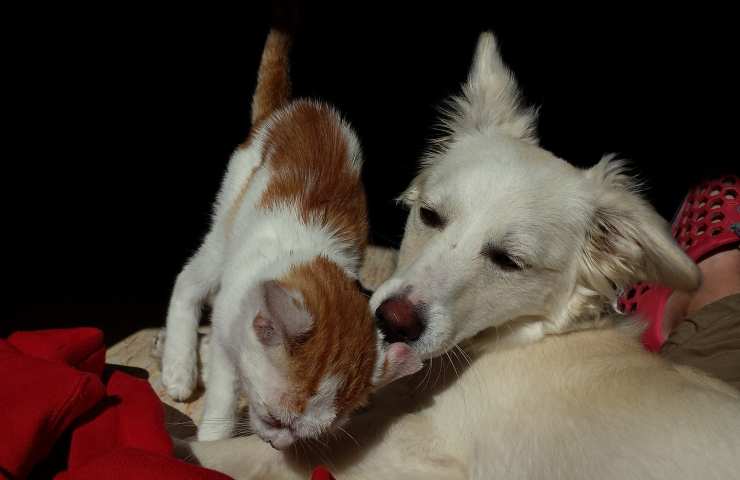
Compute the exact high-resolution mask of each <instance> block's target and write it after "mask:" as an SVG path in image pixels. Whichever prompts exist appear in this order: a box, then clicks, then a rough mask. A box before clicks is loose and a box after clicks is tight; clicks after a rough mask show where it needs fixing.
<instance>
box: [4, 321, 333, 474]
mask: <svg viewBox="0 0 740 480" xmlns="http://www.w3.org/2000/svg"><path fill="white" fill-rule="evenodd" d="M104 367H105V344H104V343H103V334H102V332H101V331H100V330H98V329H95V328H73V329H55V330H42V331H35V332H18V333H14V334H13V335H11V336H10V337H8V339H7V340H2V339H0V477H3V478H4V477H8V478H25V477H26V476H28V475H29V473H31V472H32V469H33V467H34V466H35V465H36V464H38V463H39V462H40V461H42V460H44V459H45V458H46V457H47V455H49V452H50V451H51V449H52V447H53V446H54V444H55V442H57V440H58V439H59V438H60V436H61V435H62V433H64V432H65V431H70V435H69V438H70V442H69V451H66V450H55V451H61V452H62V453H64V454H65V455H66V456H65V457H63V458H66V470H65V471H62V472H55V473H56V476H55V477H54V478H55V479H56V480H87V479H95V480H97V479H103V478H105V479H121V480H126V479H133V480H148V479H156V480H168V479H178V480H189V479H193V480H194V479H203V480H228V479H229V478H230V477H228V476H226V475H224V474H222V473H219V472H216V471H213V470H209V469H206V468H202V467H199V466H197V465H192V464H189V463H186V462H183V461H181V460H178V459H176V458H174V456H173V454H172V441H171V439H170V437H169V435H168V433H167V431H166V429H165V424H164V410H163V407H162V404H161V402H160V400H159V398H158V397H157V395H156V394H155V393H154V390H152V388H151V386H150V385H149V382H147V381H145V380H141V379H138V378H135V377H132V376H130V375H127V374H125V373H123V372H121V371H117V370H114V371H112V372H110V374H108V373H107V372H106V376H105V381H104V382H103V381H102V380H101V379H102V378H104V377H103V369H104ZM65 438H66V436H65ZM333 478H334V477H332V476H331V474H330V473H329V471H328V470H326V469H325V468H323V467H321V466H319V467H317V468H316V469H315V470H314V471H313V472H312V475H311V479H312V480H333Z"/></svg>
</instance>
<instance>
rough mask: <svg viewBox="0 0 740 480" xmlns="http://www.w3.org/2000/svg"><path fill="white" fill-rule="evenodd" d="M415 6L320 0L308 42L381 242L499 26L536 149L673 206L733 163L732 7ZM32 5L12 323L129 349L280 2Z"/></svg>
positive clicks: (10, 185) (310, 17)
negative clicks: (485, 39)
mask: <svg viewBox="0 0 740 480" xmlns="http://www.w3.org/2000/svg"><path fill="white" fill-rule="evenodd" d="M401 5H402V4H401V2H396V3H383V2H361V3H354V2H343V3H336V4H333V3H326V2H314V3H311V2H309V3H308V5H307V6H306V11H305V13H304V21H303V28H302V32H301V34H300V35H299V36H298V38H297V40H296V46H295V48H294V52H293V56H292V77H293V82H294V92H295V94H296V95H297V96H310V97H319V98H322V99H324V100H327V101H329V102H331V103H333V104H335V105H336V106H337V107H338V108H339V109H340V110H341V111H342V112H344V114H345V115H346V117H347V118H348V119H349V120H350V122H351V123H352V124H353V125H354V127H355V129H356V130H357V131H358V132H359V135H360V138H361V141H362V144H363V149H364V153H365V161H366V165H365V169H364V172H363V174H364V179H365V184H366V187H367V190H368V195H369V200H370V202H369V204H370V205H369V206H370V217H371V227H372V240H373V241H374V242H376V243H380V244H385V245H397V244H398V241H399V240H400V238H401V235H402V227H403V221H404V212H403V211H402V210H401V209H399V208H398V207H397V206H396V205H395V204H394V201H393V199H394V198H395V197H396V196H397V195H398V194H399V193H400V192H401V191H402V190H403V188H404V187H405V186H406V185H407V184H408V182H409V181H410V179H411V178H412V176H413V174H414V172H415V170H416V161H417V159H418V158H419V156H420V155H421V153H422V152H423V150H424V148H425V145H426V141H427V139H428V138H429V137H430V136H432V135H433V134H434V129H433V125H434V121H435V118H436V109H437V107H438V106H439V105H440V103H441V102H442V101H443V100H444V99H445V98H446V97H447V96H448V95H450V94H453V93H456V92H457V91H458V89H459V85H460V83H461V82H462V81H463V80H464V79H465V77H466V75H467V70H468V67H469V65H470V60H471V56H472V53H473V49H474V46H475V42H476V39H477V36H478V34H479V33H480V32H481V31H483V30H486V29H492V30H493V31H494V32H495V33H496V34H497V36H498V39H499V42H500V47H501V50H502V54H503V57H504V59H505V61H506V62H507V63H508V64H509V65H510V66H511V68H512V69H513V71H514V72H515V73H516V75H517V77H518V79H519V81H520V84H521V87H522V89H523V92H524V96H525V99H526V101H527V102H528V103H530V104H534V105H539V106H541V110H540V124H539V133H540V138H541V144H542V145H543V146H544V147H545V148H547V149H549V150H551V151H553V152H554V153H555V154H556V155H558V156H560V157H563V158H565V159H568V160H569V161H571V162H572V163H574V164H576V165H579V166H589V165H592V164H593V163H595V162H596V161H598V160H599V158H600V157H601V156H602V154H604V153H607V152H617V153H619V154H621V155H623V156H624V157H626V158H629V159H631V160H633V161H634V163H635V166H636V171H638V172H639V173H640V175H641V176H642V177H643V178H644V179H645V180H646V181H647V183H648V185H649V186H650V189H649V190H648V192H647V196H648V198H649V199H650V201H651V202H653V204H654V205H655V206H656V208H658V210H659V212H660V213H661V214H663V215H664V216H666V217H667V218H669V219H670V217H671V215H672V214H673V212H674V210H675V209H676V208H677V206H678V204H679V202H680V200H681V198H682V197H683V195H684V193H685V190H686V188H687V187H688V186H689V185H691V184H692V183H693V182H695V181H697V180H698V179H699V177H701V176H702V175H709V174H712V173H716V172H719V171H721V170H727V169H729V168H731V166H733V165H737V163H736V162H735V159H734V158H732V155H733V149H732V148H730V147H726V146H725V145H726V142H727V140H731V139H732V133H731V132H729V130H732V129H733V128H734V127H733V121H734V113H733V114H732V116H731V118H732V119H733V120H731V121H727V120H724V119H722V120H720V118H723V117H720V116H719V115H718V114H717V112H719V111H726V112H727V111H732V107H731V106H730V105H731V104H730V100H731V98H732V99H733V100H734V93H732V92H733V91H734V90H732V89H730V88H728V87H727V86H726V85H727V84H731V83H733V82H734V80H735V74H734V73H730V72H732V70H733V69H732V68H731V67H732V63H733V62H734V57H733V55H731V53H732V52H728V50H730V46H731V45H733V43H731V42H730V40H733V39H734V35H733V34H732V33H731V32H732V31H733V30H732V27H733V26H731V25H726V24H725V23H726V22H725V21H724V19H728V18H732V17H731V16H730V14H729V12H721V11H713V12H709V13H708V14H705V13H704V12H702V13H700V12H696V11H690V10H684V11H676V10H671V11H666V10H664V11H659V12H647V11H646V10H645V9H644V8H642V7H628V6H625V5H624V4H609V3H600V4H599V8H598V9H592V10H588V9H583V8H578V9H574V10H573V11H564V10H562V9H559V10H557V11H543V10H540V9H539V7H535V6H533V5H529V4H522V5H521V8H519V9H517V10H511V9H502V8H500V6H499V5H488V6H487V7H485V8H483V7H481V6H480V5H478V4H475V3H466V2H454V3H447V4H444V5H439V6H435V5H433V4H432V3H431V2H427V3H426V4H424V6H423V7H422V6H408V7H403V8H402V7H401ZM32 8H35V10H31V11H24V12H14V14H13V15H9V16H7V17H6V20H4V21H5V22H6V23H8V24H9V25H7V26H8V27H9V28H10V29H9V30H7V31H8V32H9V33H8V34H7V37H8V38H7V39H6V40H7V42H6V44H7V45H8V46H9V50H10V52H9V62H8V63H7V65H8V69H7V71H6V79H9V80H10V83H11V84H12V87H9V88H8V89H7V93H8V97H9V98H7V103H8V105H12V107H15V108H14V109H13V110H12V111H13V116H12V119H13V121H12V122H11V123H12V124H13V128H12V129H11V130H9V131H8V132H9V133H10V137H11V138H9V141H8V143H9V144H11V143H12V144H14V146H17V147H18V148H17V150H15V153H13V154H10V155H8V156H7V157H6V159H5V164H6V172H7V176H6V177H5V182H4V183H5V185H6V188H5V189H4V191H5V193H6V194H8V193H9V198H8V200H7V201H6V202H5V203H6V206H8V207H9V214H8V215H7V216H6V228H5V231H6V239H8V237H10V238H9V239H10V241H11V246H10V247H9V248H8V249H7V259H8V261H7V262H6V265H9V266H10V268H9V269H7V270H6V273H7V277H6V278H7V279H8V280H10V282H9V283H10V284H11V286H10V288H6V293H7V294H8V295H9V298H10V300H11V305H12V308H11V309H10V313H9V314H6V315H4V317H5V318H7V319H8V320H9V321H3V329H8V328H9V329H18V328H20V329H28V328H39V327H48V326H68V325H77V324H90V323H92V324H97V325H104V326H105V328H106V330H107V333H108V338H109V341H113V340H114V339H116V338H118V337H120V335H122V334H123V333H122V332H124V333H125V331H128V330H133V329H135V328H138V327H139V326H141V325H144V324H152V325H153V324H159V323H162V322H163V321H164V311H165V306H166V303H167V300H168V295H169V293H170V289H171V286H172V282H173V280H174V278H175V275H176V274H177V272H178V270H179V268H180V267H181V265H182V263H183V262H184V261H185V259H186V258H187V257H188V256H189V255H190V254H191V253H192V252H193V251H194V250H195V248H196V247H197V246H198V244H199V241H200V239H201V238H202V236H203V234H204V233H205V232H206V230H207V228H208V220H209V213H210V208H211V203H212V201H213V199H214V195H215V193H216V191H217V189H218V186H219V182H220V180H221V176H222V175H223V172H224V168H225V165H226V163H227V160H228V157H229V154H230V153H231V151H232V150H233V148H234V147H235V146H236V145H237V144H238V143H240V142H241V141H242V140H243V139H244V138H245V136H246V134H247V131H248V128H249V104H250V100H251V95H252V93H253V89H254V84H255V76H256V69H257V65H258V62H259V56H260V54H261V49H262V45H263V42H264V38H265V36H266V33H267V30H268V28H269V23H270V8H269V5H267V4H265V5H256V6H255V5H250V4H249V3H248V2H245V3H244V4H243V5H241V6H240V7H238V8H233V9H217V8H215V7H206V6H204V5H197V6H192V7H186V6H183V5H178V6H177V7H164V6H160V7H157V8H152V7H150V6H147V7H143V6H140V7H123V6H121V7H111V6H106V7H100V6H98V7H84V8H83V7H76V8H78V10H70V8H71V7H69V6H66V5H65V6H64V7H57V8H58V10H52V9H50V8H49V7H41V6H38V7H32ZM734 41H735V40H733V42H734ZM732 48H734V47H732ZM15 144H17V145H15ZM491 214H492V215H494V214H495V212H492V213H491Z"/></svg>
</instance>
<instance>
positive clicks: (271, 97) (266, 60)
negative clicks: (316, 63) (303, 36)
mask: <svg viewBox="0 0 740 480" xmlns="http://www.w3.org/2000/svg"><path fill="white" fill-rule="evenodd" d="M300 3H301V2H300V1H298V2H297V1H288V0H283V1H275V2H274V3H273V26H272V29H270V33H269V35H268V36H267V41H266V42H265V48H264V50H263V51H262V60H261V61H260V67H259V72H258V74H257V88H256V89H255V91H254V97H252V126H253V127H254V126H256V125H258V124H260V123H262V121H264V120H265V119H266V118H267V117H269V116H270V115H272V113H273V112H274V111H275V110H277V109H279V108H281V107H283V106H285V105H286V104H287V103H288V102H289V101H290V95H291V84H290V61H289V56H290V47H291V44H292V42H293V33H294V32H295V29H296V25H297V19H298V17H299V11H300V6H301V5H300Z"/></svg>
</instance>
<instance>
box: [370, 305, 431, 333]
mask: <svg viewBox="0 0 740 480" xmlns="http://www.w3.org/2000/svg"><path fill="white" fill-rule="evenodd" d="M375 318H376V319H377V322H378V328H379V329H380V331H381V332H383V335H385V340H386V341H387V342H388V343H395V342H404V343H407V342H413V341H414V340H418V339H419V337H420V336H421V334H422V332H424V327H425V325H424V322H423V321H422V318H421V315H420V314H419V308H418V307H417V306H415V305H414V304H413V303H411V302H410V301H409V300H408V298H407V297H406V296H397V297H391V298H389V299H387V300H385V301H384V302H383V303H381V304H380V306H379V307H378V308H377V310H375Z"/></svg>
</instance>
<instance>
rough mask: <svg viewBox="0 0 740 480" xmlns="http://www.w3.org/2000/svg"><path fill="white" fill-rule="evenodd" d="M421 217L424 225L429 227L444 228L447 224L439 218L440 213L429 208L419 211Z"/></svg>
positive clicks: (422, 208)
mask: <svg viewBox="0 0 740 480" xmlns="http://www.w3.org/2000/svg"><path fill="white" fill-rule="evenodd" d="M419 217H421V221H422V222H424V225H426V226H427V227H431V228H442V227H443V226H444V224H445V222H444V220H443V219H442V217H440V216H439V213H437V212H435V211H434V210H432V209H431V208H428V207H421V208H420V209H419Z"/></svg>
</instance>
